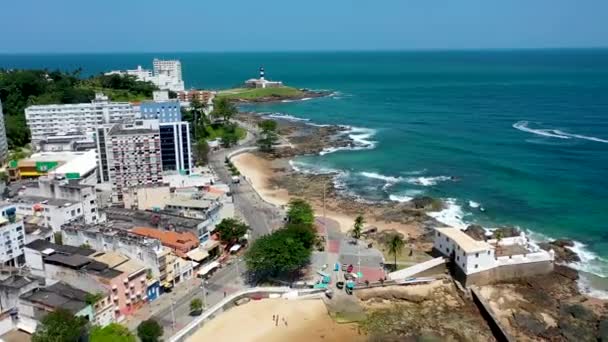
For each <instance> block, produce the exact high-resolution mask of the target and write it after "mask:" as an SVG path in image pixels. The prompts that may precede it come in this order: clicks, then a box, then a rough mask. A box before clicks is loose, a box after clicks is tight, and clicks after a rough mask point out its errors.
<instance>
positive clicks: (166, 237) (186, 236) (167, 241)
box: [131, 227, 199, 258]
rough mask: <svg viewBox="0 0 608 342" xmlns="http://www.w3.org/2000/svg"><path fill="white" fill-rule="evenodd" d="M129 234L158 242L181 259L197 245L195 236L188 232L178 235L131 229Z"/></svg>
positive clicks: (137, 228) (159, 231)
mask: <svg viewBox="0 0 608 342" xmlns="http://www.w3.org/2000/svg"><path fill="white" fill-rule="evenodd" d="M131 232H132V233H134V234H137V235H141V236H145V237H149V238H152V239H156V240H160V242H161V243H162V244H163V246H165V247H169V248H171V250H173V252H174V253H175V254H177V256H179V257H182V258H184V257H186V254H187V253H188V252H190V251H191V250H193V249H195V248H197V247H198V245H199V242H198V238H197V237H196V235H194V234H192V233H190V232H185V233H178V232H172V231H166V230H165V231H163V230H160V229H155V228H149V227H135V228H133V229H131Z"/></svg>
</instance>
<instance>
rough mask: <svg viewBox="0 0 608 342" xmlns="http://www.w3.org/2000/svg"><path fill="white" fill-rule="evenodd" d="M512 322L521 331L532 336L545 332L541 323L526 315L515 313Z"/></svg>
mask: <svg viewBox="0 0 608 342" xmlns="http://www.w3.org/2000/svg"><path fill="white" fill-rule="evenodd" d="M513 320H514V321H515V324H516V325H517V326H518V327H519V328H520V329H521V330H523V331H525V332H527V333H529V334H532V335H541V334H543V333H544V332H545V331H546V330H547V326H546V325H545V323H544V322H543V321H541V320H540V319H538V318H536V317H534V316H533V315H530V314H527V313H515V314H513Z"/></svg>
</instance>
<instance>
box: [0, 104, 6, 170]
mask: <svg viewBox="0 0 608 342" xmlns="http://www.w3.org/2000/svg"><path fill="white" fill-rule="evenodd" d="M7 158H8V141H7V139H6V128H5V125H4V112H3V111H2V101H0V163H4V162H5V161H6V159H7Z"/></svg>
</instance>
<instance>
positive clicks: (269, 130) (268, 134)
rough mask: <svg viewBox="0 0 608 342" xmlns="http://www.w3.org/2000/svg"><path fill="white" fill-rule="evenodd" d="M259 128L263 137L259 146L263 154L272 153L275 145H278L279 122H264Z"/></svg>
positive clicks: (259, 141) (261, 122) (259, 124)
mask: <svg viewBox="0 0 608 342" xmlns="http://www.w3.org/2000/svg"><path fill="white" fill-rule="evenodd" d="M258 127H260V129H261V131H262V132H261V134H262V137H261V138H260V139H258V146H259V147H260V150H262V151H263V152H270V151H272V149H273V145H274V144H276V142H277V140H278V139H279V138H278V135H277V132H276V131H277V122H276V121H274V120H263V121H260V122H259V123H258Z"/></svg>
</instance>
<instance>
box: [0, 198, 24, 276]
mask: <svg viewBox="0 0 608 342" xmlns="http://www.w3.org/2000/svg"><path fill="white" fill-rule="evenodd" d="M0 213H1V214H2V216H1V217H0V265H6V266H19V265H22V264H23V259H24V257H23V247H24V245H25V229H24V227H23V218H22V217H20V216H18V215H17V208H16V207H15V205H12V204H9V203H1V204H0Z"/></svg>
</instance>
